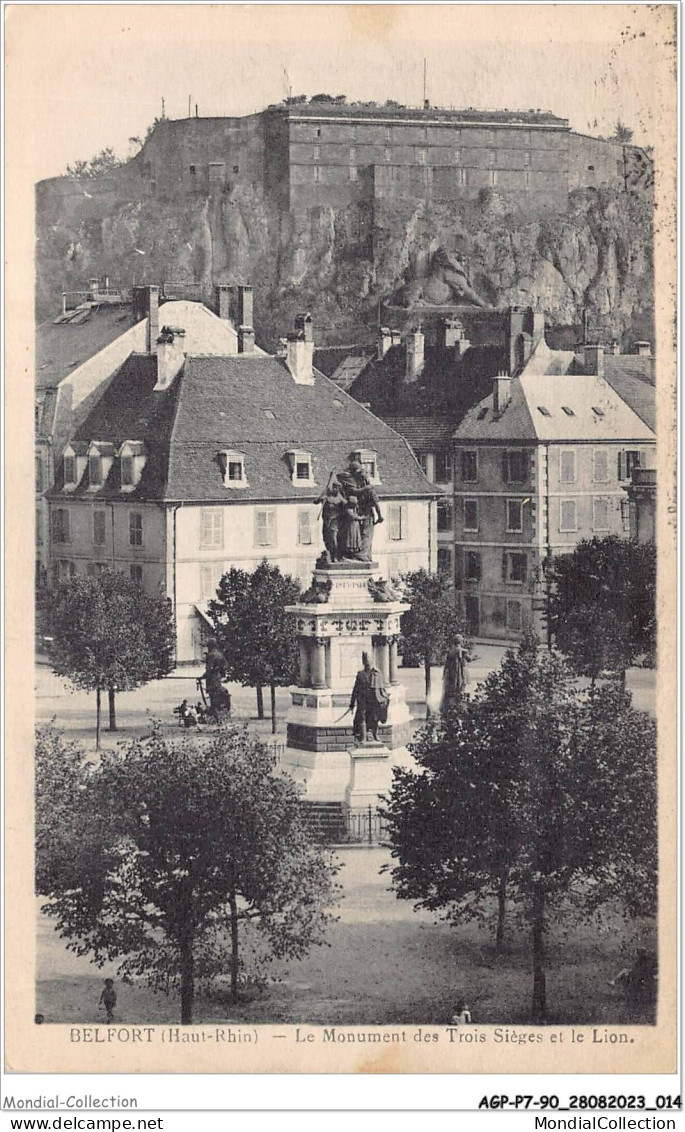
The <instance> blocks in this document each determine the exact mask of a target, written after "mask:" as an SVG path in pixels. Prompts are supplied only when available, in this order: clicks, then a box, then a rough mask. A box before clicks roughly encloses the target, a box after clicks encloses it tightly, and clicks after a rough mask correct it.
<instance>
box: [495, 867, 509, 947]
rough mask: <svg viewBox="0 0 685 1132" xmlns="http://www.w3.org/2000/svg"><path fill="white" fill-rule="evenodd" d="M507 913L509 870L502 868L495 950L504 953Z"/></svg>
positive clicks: (498, 890) (498, 888) (498, 895)
mask: <svg viewBox="0 0 685 1132" xmlns="http://www.w3.org/2000/svg"><path fill="white" fill-rule="evenodd" d="M506 913H507V870H506V869H502V871H501V873H500V875H499V885H498V887H497V935H496V937H495V951H496V952H497V954H498V955H501V954H502V950H503V947H504V919H505V916H506Z"/></svg>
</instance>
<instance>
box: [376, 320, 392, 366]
mask: <svg viewBox="0 0 685 1132" xmlns="http://www.w3.org/2000/svg"><path fill="white" fill-rule="evenodd" d="M391 346H392V330H391V329H390V327H389V326H380V327H379V328H378V353H377V354H376V357H377V358H378V361H380V360H381V358H384V357H385V355H386V354H387V352H388V350H389V349H390V347H391Z"/></svg>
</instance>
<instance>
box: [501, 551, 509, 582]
mask: <svg viewBox="0 0 685 1132" xmlns="http://www.w3.org/2000/svg"><path fill="white" fill-rule="evenodd" d="M508 566H509V555H508V554H507V553H506V551H505V553H504V554H503V555H502V581H503V582H506V581H507V580H508Z"/></svg>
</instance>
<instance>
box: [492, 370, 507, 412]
mask: <svg viewBox="0 0 685 1132" xmlns="http://www.w3.org/2000/svg"><path fill="white" fill-rule="evenodd" d="M510 401H511V378H510V377H509V375H508V374H506V373H499V374H498V375H497V377H496V378H494V380H493V383H492V407H493V410H494V412H495V413H496V414H497V415H498V416H499V415H500V414H501V413H503V412H504V410H505V409H506V407H507V405H508V404H509V402H510Z"/></svg>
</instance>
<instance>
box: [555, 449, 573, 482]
mask: <svg viewBox="0 0 685 1132" xmlns="http://www.w3.org/2000/svg"><path fill="white" fill-rule="evenodd" d="M559 482H560V483H575V482H576V452H575V449H574V448H562V450H561V452H560V453H559Z"/></svg>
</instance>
